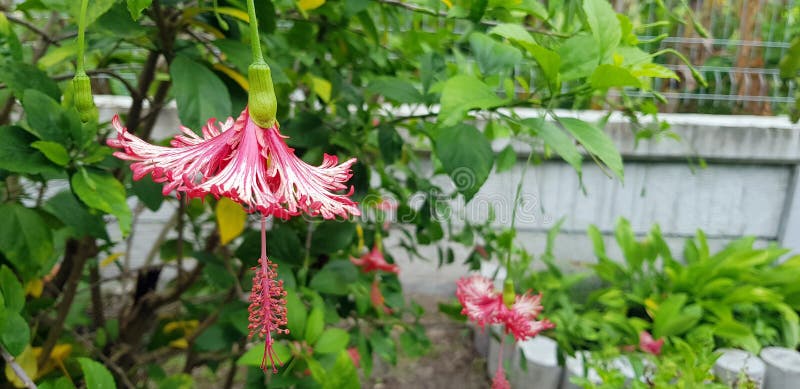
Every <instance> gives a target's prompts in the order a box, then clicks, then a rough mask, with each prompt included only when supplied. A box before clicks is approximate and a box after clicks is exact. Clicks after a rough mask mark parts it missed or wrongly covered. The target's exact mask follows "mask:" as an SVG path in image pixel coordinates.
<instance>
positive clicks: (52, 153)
mask: <svg viewBox="0 0 800 389" xmlns="http://www.w3.org/2000/svg"><path fill="white" fill-rule="evenodd" d="M31 147H33V148H34V149H36V150H39V151H41V152H42V154H44V156H45V157H47V159H49V160H50V161H52V162H53V163H55V164H56V165H58V166H67V165H68V164H69V161H70V157H69V153H68V152H67V149H65V148H64V146H62V145H61V143H56V142H48V141H44V140H40V141H36V142H33V143H31Z"/></svg>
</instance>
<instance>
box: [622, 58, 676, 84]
mask: <svg viewBox="0 0 800 389" xmlns="http://www.w3.org/2000/svg"><path fill="white" fill-rule="evenodd" d="M630 73H631V75H633V76H634V77H652V78H671V79H674V80H680V77H678V75H677V74H675V72H674V71H673V70H672V69H670V68H667V67H665V66H664V65H659V64H657V63H651V62H645V63H642V64H638V65H636V66H634V67H633V68H631V71H630Z"/></svg>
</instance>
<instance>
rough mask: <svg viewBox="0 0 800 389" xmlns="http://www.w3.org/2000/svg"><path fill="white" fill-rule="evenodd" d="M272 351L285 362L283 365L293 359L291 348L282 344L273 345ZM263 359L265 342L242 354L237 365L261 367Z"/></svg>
mask: <svg viewBox="0 0 800 389" xmlns="http://www.w3.org/2000/svg"><path fill="white" fill-rule="evenodd" d="M272 350H273V351H275V355H277V356H278V359H280V360H281V361H283V363H287V362H288V361H289V359H291V358H292V351H291V350H289V347H287V346H286V345H285V344H284V343H282V342H275V343H273V344H272ZM263 357H264V342H258V343H257V344H256V345H255V346H253V347H252V348H251V349H249V350H247V352H245V353H244V354H242V356H241V357H239V359H237V360H236V364H237V365H239V366H259V367H260V366H261V359H262V358H263ZM259 373H260V372H259ZM262 374H263V373H262Z"/></svg>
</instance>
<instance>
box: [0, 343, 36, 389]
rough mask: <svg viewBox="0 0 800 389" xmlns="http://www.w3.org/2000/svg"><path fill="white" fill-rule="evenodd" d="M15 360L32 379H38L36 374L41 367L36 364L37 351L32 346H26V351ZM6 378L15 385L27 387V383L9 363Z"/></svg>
mask: <svg viewBox="0 0 800 389" xmlns="http://www.w3.org/2000/svg"><path fill="white" fill-rule="evenodd" d="M15 360H16V361H17V364H18V365H19V366H20V367H21V368H22V370H24V371H25V373H26V374H28V377H30V379H36V374H37V373H38V372H39V368H38V367H37V366H36V353H34V352H33V349H32V348H31V346H28V347H26V348H25V351H23V352H22V354H20V355H19V356H17V357H16V358H15ZM6 378H7V379H8V381H9V382H11V383H12V384H13V385H14V387H17V388H24V387H25V383H23V382H22V380H21V379H20V378H19V377H17V373H15V372H14V369H12V368H11V365H9V364H6Z"/></svg>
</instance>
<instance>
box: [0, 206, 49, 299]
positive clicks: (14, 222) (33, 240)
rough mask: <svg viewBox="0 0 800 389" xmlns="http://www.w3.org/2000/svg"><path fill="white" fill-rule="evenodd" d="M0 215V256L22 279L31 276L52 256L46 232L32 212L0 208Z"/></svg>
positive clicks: (39, 219)
mask: <svg viewBox="0 0 800 389" xmlns="http://www.w3.org/2000/svg"><path fill="white" fill-rule="evenodd" d="M0 215H3V222H2V223H0V252H2V253H3V255H5V257H6V259H8V261H9V262H11V264H13V265H14V267H15V268H16V269H17V271H18V272H19V273H20V274H21V275H22V276H23V278H27V277H28V276H32V275H35V274H36V273H38V272H39V271H40V270H42V269H41V268H42V266H43V265H44V264H45V263H46V262H47V261H48V260H49V259H50V256H51V255H52V254H53V236H52V233H51V232H50V228H49V227H48V226H47V224H46V223H45V222H44V220H42V217H41V216H39V214H38V213H36V211H34V210H32V209H28V208H25V207H24V206H22V205H21V204H17V203H6V204H2V205H0ZM6 297H7V296H6Z"/></svg>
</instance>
